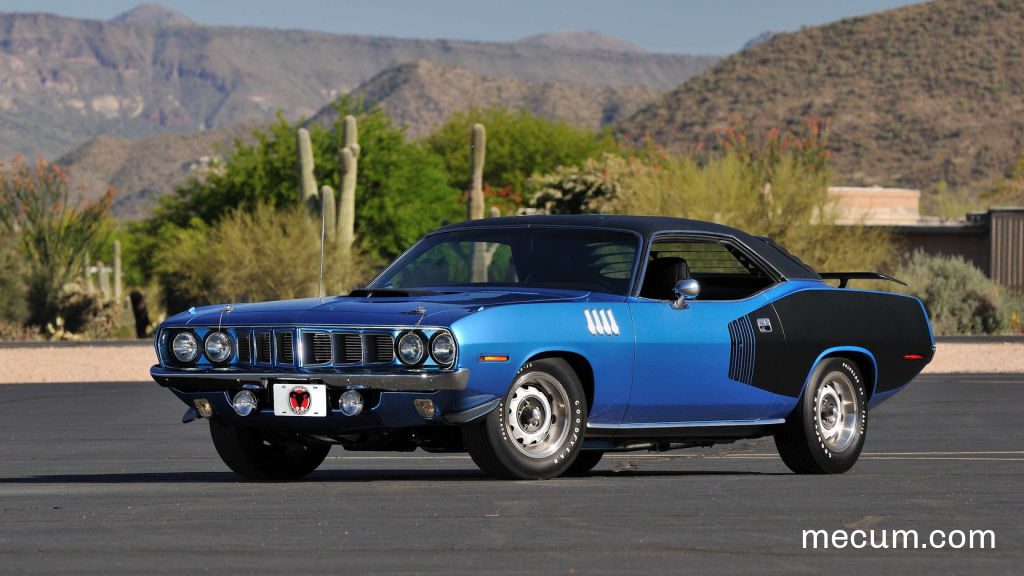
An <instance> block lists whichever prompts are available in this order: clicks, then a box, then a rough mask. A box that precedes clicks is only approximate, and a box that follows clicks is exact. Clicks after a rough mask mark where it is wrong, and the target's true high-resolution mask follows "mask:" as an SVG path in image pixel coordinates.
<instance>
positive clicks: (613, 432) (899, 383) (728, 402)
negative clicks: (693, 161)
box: [152, 216, 935, 480]
mask: <svg viewBox="0 0 1024 576" xmlns="http://www.w3.org/2000/svg"><path fill="white" fill-rule="evenodd" d="M864 278H880V279H888V278H887V277H884V276H882V275H880V274H872V273H834V274H819V273H817V272H815V271H814V270H812V269H811V268H810V267H808V266H807V265H805V264H804V263H802V262H801V261H800V260H798V259H797V258H795V257H794V256H792V255H791V254H789V253H788V252H786V251H785V250H784V249H782V248H781V247H779V246H777V245H776V244H774V243H773V242H772V241H770V240H768V239H765V238H759V237H755V236H751V235H749V234H745V233H743V232H741V231H739V230H735V229H732V228H728V227H725V226H720V225H717V224H711V223H706V222H698V221H692V220H682V219H674V218H659V217H625V216H521V217H511V218H492V219H484V220H475V221H468V222H462V223H459V224H453V225H450V226H446V227H444V228H442V229H440V230H438V231H436V232H433V233H431V234H428V235H427V236H426V237H424V238H423V239H422V240H420V241H419V242H418V243H417V244H415V245H414V246H413V247H412V248H410V249H409V250H408V251H407V252H406V253H405V254H403V255H402V256H401V257H399V258H398V259H397V260H396V261H395V262H394V263H393V264H391V265H390V266H388V267H387V268H386V269H385V270H384V271H383V272H382V273H381V274H380V275H379V276H378V277H377V278H376V279H375V280H373V281H372V282H370V283H369V284H368V285H367V286H366V287H365V288H363V289H360V290H355V291H354V292H352V293H351V294H348V295H347V296H332V297H327V298H311V299H304V300H289V301H281V302H267V303H260V304H232V305H219V306H206V307H202V308H195V309H191V310H189V311H187V312H183V313H181V314H178V315H176V316H174V317H172V318H170V319H168V320H167V321H166V322H164V323H163V324H162V325H161V327H160V329H159V331H158V333H157V335H156V343H155V344H156V353H157V356H158V359H159V363H158V364H157V365H155V366H153V368H152V376H153V379H154V380H156V382H157V383H159V384H160V385H161V386H164V387H167V388H169V389H170V390H171V392H173V393H174V394H175V395H176V396H177V397H178V398H180V399H181V400H182V401H183V402H184V403H185V404H186V405H187V406H188V410H187V412H186V413H185V416H184V420H185V421H186V422H187V421H190V420H195V419H197V418H200V417H201V418H205V419H206V420H208V421H209V426H210V433H211V435H212V438H213V444H214V446H215V447H216V449H217V452H218V453H219V454H220V456H221V458H223V460H224V462H225V463H226V464H227V465H228V466H229V467H230V468H231V469H232V470H234V471H235V472H236V473H238V474H240V475H241V476H243V477H246V478H251V479H271V480H286V479H297V478H301V477H303V476H305V475H307V474H309V473H310V472H312V471H313V470H315V469H316V468H317V467H318V466H319V465H320V464H321V463H322V462H323V460H324V458H325V457H326V456H327V453H328V451H329V450H330V448H331V446H332V445H341V446H342V447H343V448H345V449H346V450H395V451H411V450H415V449H416V448H422V449H424V450H427V451H431V452H449V451H468V452H469V454H470V455H471V456H472V458H473V461H474V462H476V464H477V465H478V466H479V467H480V468H481V469H482V470H484V471H485V472H486V473H488V474H492V475H495V476H498V477H503V478H523V479H535V478H551V477H555V476H559V475H563V474H581V473H585V472H587V471H588V470H590V469H591V468H593V467H594V466H595V465H596V464H597V463H598V461H599V460H600V459H601V456H602V455H603V454H604V453H605V452H613V451H625V450H657V451H661V450H669V449H675V448H686V447H695V446H710V445H712V444H716V443H722V442H733V441H735V440H738V439H743V438H755V437H759V436H766V435H772V436H774V438H775V444H776V446H777V447H778V450H779V454H780V455H781V456H782V460H783V461H784V462H785V463H786V465H787V466H788V467H789V468H790V469H792V470H793V471H794V472H798V473H837V472H845V471H846V470H848V469H850V467H851V466H853V464H854V463H855V462H856V460H857V458H858V456H859V455H860V452H861V448H862V446H863V444H864V437H865V434H866V432H867V424H868V413H869V411H870V410H871V409H872V408H874V407H875V406H877V405H878V404H879V403H881V402H882V401H884V400H885V399H887V398H889V397H891V396H892V395H893V394H895V393H896V392H898V391H899V390H900V389H901V388H903V387H904V386H906V385H907V384H908V383H909V382H910V381H911V380H912V379H913V378H914V377H915V376H916V375H917V374H918V373H919V372H920V371H921V369H922V368H923V367H924V366H925V365H926V364H927V363H928V362H929V361H931V359H932V356H933V354H934V350H935V346H934V339H933V337H932V333H931V328H930V325H929V323H928V317H927V314H926V313H925V309H924V307H923V305H922V304H921V302H920V301H919V300H917V299H915V298H911V297H908V296H902V295H897V294H892V293H887V292H877V291H865V290H854V289H850V288H847V287H846V285H847V282H848V281H849V280H851V279H864ZM828 279H835V280H838V281H839V282H838V284H839V287H834V286H832V285H830V284H827V283H826V282H825V280H828Z"/></svg>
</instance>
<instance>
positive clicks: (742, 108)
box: [621, 0, 1024, 189]
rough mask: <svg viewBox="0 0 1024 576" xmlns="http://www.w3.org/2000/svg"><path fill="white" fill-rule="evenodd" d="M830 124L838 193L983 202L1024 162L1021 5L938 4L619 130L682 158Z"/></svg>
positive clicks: (765, 56) (839, 31)
mask: <svg viewBox="0 0 1024 576" xmlns="http://www.w3.org/2000/svg"><path fill="white" fill-rule="evenodd" d="M822 117H828V118H830V119H831V134H832V138H831V144H832V147H833V149H834V151H835V156H834V161H835V168H836V171H837V177H836V180H837V181H839V182H841V183H843V184H884V185H894V186H904V187H922V188H926V189H927V188H930V187H933V186H934V185H936V184H937V183H938V182H941V181H946V182H948V183H949V184H951V185H953V186H956V187H964V188H966V189H978V188H983V187H985V186H988V184H989V182H991V181H992V179H993V178H994V177H996V176H999V175H1001V173H1002V171H1003V170H1005V169H1006V168H1007V167H1008V166H1010V164H1011V163H1012V162H1013V160H1014V159H1015V158H1016V157H1017V154H1018V153H1019V152H1020V151H1021V150H1022V149H1024V2H1020V1H1019V0H971V1H969V2H963V1H960V0H937V1H935V2H930V3H926V4H918V5H912V6H908V7H905V8H900V9H897V10H892V11H888V12H883V13H879V14H873V15H869V16H865V17H860V18H851V19H847V20H842V21H839V22H836V23H834V24H830V25H827V26H821V27H816V28H807V29H804V30H801V31H799V32H796V33H792V34H776V35H774V36H772V37H771V38H770V39H769V40H767V41H766V42H764V43H761V44H757V45H755V46H752V47H751V48H750V49H748V50H745V51H743V52H741V53H738V54H736V55H733V56H731V57H728V58H726V59H725V60H723V61H722V62H720V63H719V64H718V65H716V66H715V67H714V68H713V69H712V70H710V71H708V72H707V73H705V74H703V75H701V76H699V77H696V78H693V79H691V80H690V81H688V82H686V83H685V84H683V85H682V86H681V87H679V88H678V89H676V90H674V91H672V92H670V93H668V94H667V95H665V96H664V97H663V98H662V99H660V100H659V101H658V102H656V103H655V104H652V105H650V106H649V107H647V108H646V109H644V110H642V111H641V112H639V113H638V114H637V115H636V116H635V117H634V118H632V119H630V120H629V121H627V122H625V123H624V124H623V125H622V128H621V130H622V133H623V134H625V135H626V136H628V137H630V138H633V139H634V140H637V141H639V140H641V139H642V138H643V137H644V135H645V134H650V135H651V136H652V137H653V138H654V139H655V140H656V141H658V142H660V143H661V144H663V145H665V146H667V147H669V148H671V149H676V150H682V149H687V148H689V147H690V146H693V145H695V144H697V143H699V142H708V141H714V140H715V138H716V134H719V133H720V131H722V130H724V129H725V128H726V127H728V126H730V125H736V124H743V125H745V126H746V127H747V130H748V131H749V132H752V133H755V134H756V133H759V132H762V131H764V130H768V129H770V128H772V127H783V128H784V127H795V126H798V125H799V124H800V123H801V121H802V119H804V118H822Z"/></svg>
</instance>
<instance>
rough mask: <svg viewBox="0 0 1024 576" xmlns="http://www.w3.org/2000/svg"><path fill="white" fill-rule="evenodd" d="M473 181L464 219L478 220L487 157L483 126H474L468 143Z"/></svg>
mask: <svg viewBox="0 0 1024 576" xmlns="http://www.w3.org/2000/svg"><path fill="white" fill-rule="evenodd" d="M470 151H471V152H472V154H471V156H470V158H471V161H472V168H473V179H472V182H471V184H470V186H469V210H468V214H466V217H467V218H468V219H470V220H479V219H481V218H483V217H484V159H485V157H486V156H487V131H486V130H485V129H484V125H483V124H474V125H473V132H472V139H471V141H470Z"/></svg>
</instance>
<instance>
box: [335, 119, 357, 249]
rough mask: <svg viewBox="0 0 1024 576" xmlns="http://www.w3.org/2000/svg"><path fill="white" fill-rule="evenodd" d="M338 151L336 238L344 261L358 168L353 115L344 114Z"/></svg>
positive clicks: (352, 232) (352, 229) (353, 215)
mask: <svg viewBox="0 0 1024 576" xmlns="http://www.w3.org/2000/svg"><path fill="white" fill-rule="evenodd" d="M342 142H343V144H342V148H341V152H340V163H339V164H340V168H341V198H340V205H339V210H338V239H339V241H340V242H341V249H342V257H343V258H344V259H345V261H346V263H347V262H348V259H349V258H350V257H351V251H352V243H353V242H354V241H355V237H356V236H355V223H356V176H357V175H358V170H359V151H360V148H359V128H358V126H357V125H356V119H355V116H352V115H348V116H345V133H344V134H343V139H342Z"/></svg>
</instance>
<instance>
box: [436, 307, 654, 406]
mask: <svg viewBox="0 0 1024 576" xmlns="http://www.w3.org/2000/svg"><path fill="white" fill-rule="evenodd" d="M595 311H596V312H597V314H596V315H595ZM588 313H589V314H590V317H589V318H588ZM604 320H607V321H608V322H607V326H608V328H609V329H607V330H606V329H605V323H604ZM595 321H597V322H598V323H600V324H595ZM613 328H614V329H613ZM451 329H452V332H453V333H454V334H455V338H456V339H457V341H458V343H459V367H461V368H467V369H469V371H470V378H469V383H468V385H467V387H466V389H465V390H464V391H462V392H460V393H459V394H458V396H459V400H458V401H457V407H458V408H457V409H459V410H468V409H470V408H473V407H475V406H477V405H480V404H483V403H486V402H488V401H490V400H493V399H494V398H499V397H502V396H504V395H505V394H506V393H507V392H508V389H509V386H511V384H512V380H513V379H514V377H515V374H516V372H518V371H519V368H520V367H522V366H523V364H525V363H526V362H527V361H529V360H530V359H531V358H534V357H537V356H541V355H556V354H558V353H571V354H576V355H578V356H580V357H582V358H583V359H584V360H586V361H587V362H588V363H589V364H590V366H591V369H592V371H593V374H594V398H593V407H592V408H591V412H590V417H589V421H590V422H592V423H607V424H618V423H619V422H621V420H622V416H623V414H624V413H625V410H626V405H627V403H628V402H629V392H630V387H631V385H632V373H633V347H634V335H633V322H632V317H631V316H630V312H629V307H628V306H627V305H626V303H625V302H623V301H599V300H591V301H576V302H559V303H537V304H517V305H509V306H500V307H494V308H489V309H483V310H479V311H477V312H475V313H473V314H470V315H469V316H466V317H464V318H461V319H459V320H458V321H456V322H454V323H453V324H452V326H451ZM493 357H501V358H504V357H507V360H501V361H495V360H494V359H493Z"/></svg>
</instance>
